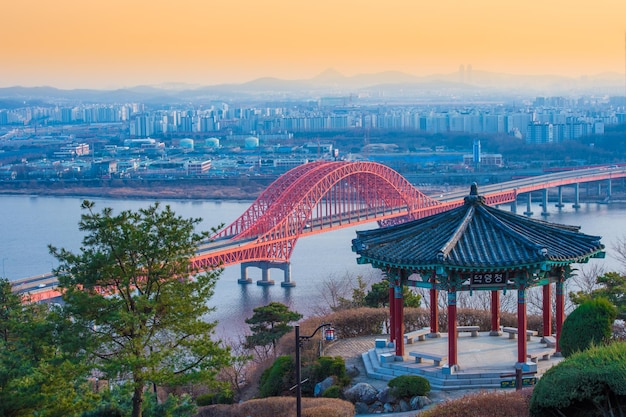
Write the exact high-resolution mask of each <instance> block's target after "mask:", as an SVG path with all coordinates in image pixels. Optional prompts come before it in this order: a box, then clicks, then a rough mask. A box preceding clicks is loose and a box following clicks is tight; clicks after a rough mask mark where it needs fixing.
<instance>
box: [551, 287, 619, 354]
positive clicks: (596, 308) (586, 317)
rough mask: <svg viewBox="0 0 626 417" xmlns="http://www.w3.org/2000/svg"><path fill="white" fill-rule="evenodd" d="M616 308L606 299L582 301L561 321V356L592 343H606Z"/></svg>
mask: <svg viewBox="0 0 626 417" xmlns="http://www.w3.org/2000/svg"><path fill="white" fill-rule="evenodd" d="M616 317H617V309H616V308H615V306H613V305H612V304H611V303H610V302H609V301H608V300H607V299H604V298H594V299H591V300H588V301H585V302H583V303H582V304H581V305H579V306H578V308H576V309H575V310H574V311H572V313H571V314H570V315H569V316H567V318H566V319H565V322H563V330H562V332H561V337H560V338H559V347H560V348H561V353H562V354H563V356H565V357H568V356H570V355H571V354H572V353H574V352H578V351H582V350H585V349H587V348H588V347H590V346H591V345H592V344H603V343H606V342H607V341H608V340H609V339H610V337H611V334H612V328H613V322H614V321H615V318H616Z"/></svg>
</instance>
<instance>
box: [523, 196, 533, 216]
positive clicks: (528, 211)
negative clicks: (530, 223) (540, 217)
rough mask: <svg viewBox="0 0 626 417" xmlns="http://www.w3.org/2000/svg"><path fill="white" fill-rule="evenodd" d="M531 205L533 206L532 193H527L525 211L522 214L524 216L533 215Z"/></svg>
mask: <svg viewBox="0 0 626 417" xmlns="http://www.w3.org/2000/svg"><path fill="white" fill-rule="evenodd" d="M532 204H533V196H532V193H528V194H527V200H526V211H525V212H524V214H525V215H526V216H532V215H533V210H532Z"/></svg>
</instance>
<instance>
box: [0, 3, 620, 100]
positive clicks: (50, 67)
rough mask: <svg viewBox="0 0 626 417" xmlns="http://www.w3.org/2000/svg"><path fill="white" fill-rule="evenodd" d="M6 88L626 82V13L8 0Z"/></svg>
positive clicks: (540, 6) (0, 59) (483, 6)
mask: <svg viewBox="0 0 626 417" xmlns="http://www.w3.org/2000/svg"><path fill="white" fill-rule="evenodd" d="M0 10H1V12H0V39H2V42H1V46H0V86H11V85H24V86H40V85H50V86H55V87H59V88H85V87H88V88H109V87H121V86H133V85H139V84H159V83H163V82H186V83H196V84H204V85H211V84H219V83H225V82H245V81H249V80H252V79H254V78H258V77H265V76H273V77H279V78H287V79H300V78H311V77H313V76H315V75H317V74H319V73H320V72H322V71H324V70H325V69H327V68H334V69H336V70H337V71H339V72H341V73H342V74H344V75H354V74H361V73H373V72H380V71H387V70H394V71H403V72H407V73H410V74H414V75H429V74H433V73H451V72H456V71H458V69H459V66H460V65H461V64H463V65H465V66H467V65H472V68H473V69H474V70H486V71H494V72H506V73H511V74H560V75H568V76H580V75H593V74H597V73H602V72H617V73H621V74H623V73H624V71H625V64H624V60H625V57H624V34H625V32H626V0H595V1H589V0H541V1H539V0H472V1H468V0H434V1H426V0H385V1H380V0H377V1H374V0H358V1H357V0H265V1H259V0H238V1H236V0H220V1H216V0H167V1H165V0H149V1H148V0H123V1H122V0H107V1H102V0H55V1H51V0H7V1H5V2H3V5H2V8H1V9H0Z"/></svg>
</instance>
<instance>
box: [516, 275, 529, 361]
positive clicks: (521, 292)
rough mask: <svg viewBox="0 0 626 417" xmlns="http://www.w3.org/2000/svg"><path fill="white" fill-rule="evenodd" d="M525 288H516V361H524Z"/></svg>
mask: <svg viewBox="0 0 626 417" xmlns="http://www.w3.org/2000/svg"><path fill="white" fill-rule="evenodd" d="M526 323H527V320H526V289H525V288H524V286H522V287H521V288H519V289H518V290H517V362H518V363H520V364H524V363H526Z"/></svg>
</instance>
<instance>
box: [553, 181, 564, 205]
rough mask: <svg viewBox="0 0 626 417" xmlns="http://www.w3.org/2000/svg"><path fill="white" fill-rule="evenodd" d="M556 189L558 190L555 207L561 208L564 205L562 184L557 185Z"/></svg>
mask: <svg viewBox="0 0 626 417" xmlns="http://www.w3.org/2000/svg"><path fill="white" fill-rule="evenodd" d="M558 191H559V197H558V198H559V201H558V202H557V203H556V205H555V207H558V208H562V207H564V205H563V186H562V185H559V187H558Z"/></svg>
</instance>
